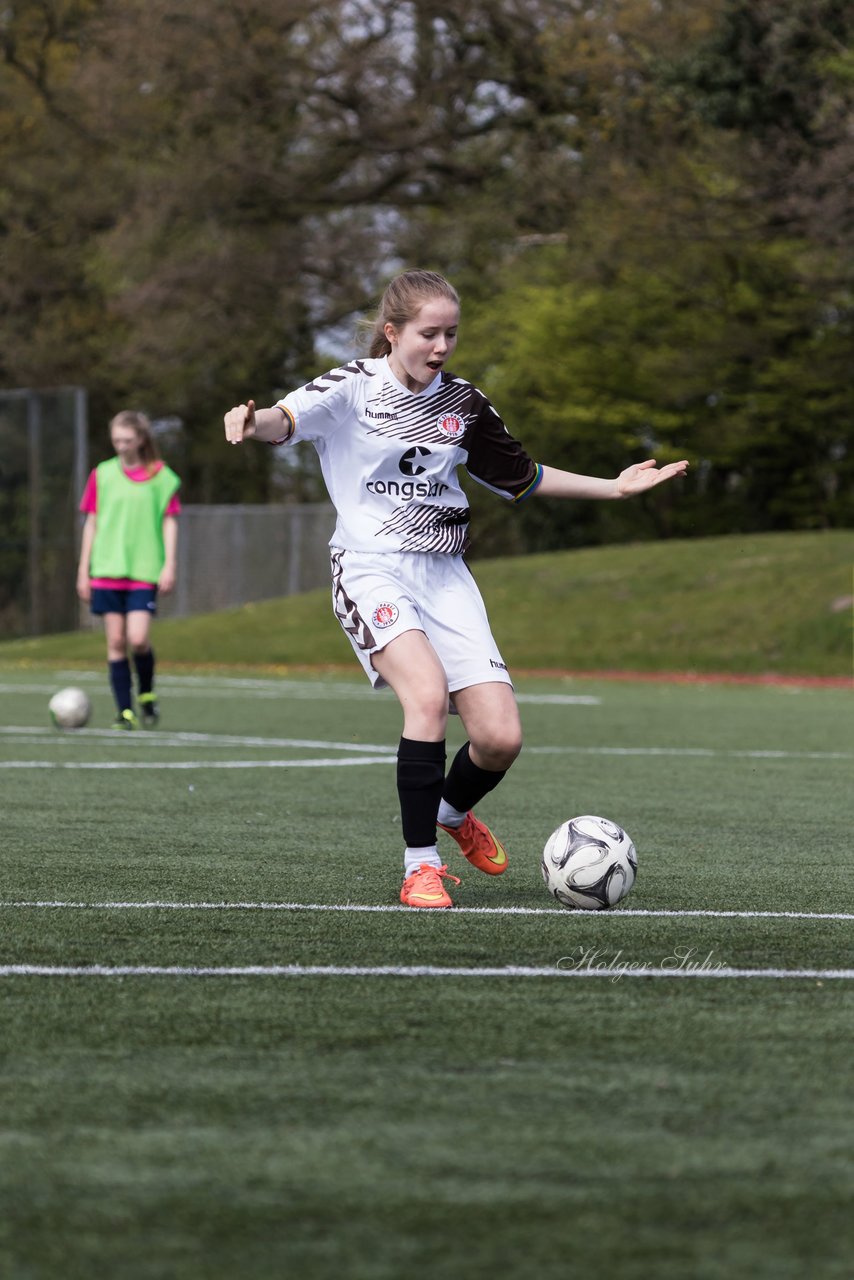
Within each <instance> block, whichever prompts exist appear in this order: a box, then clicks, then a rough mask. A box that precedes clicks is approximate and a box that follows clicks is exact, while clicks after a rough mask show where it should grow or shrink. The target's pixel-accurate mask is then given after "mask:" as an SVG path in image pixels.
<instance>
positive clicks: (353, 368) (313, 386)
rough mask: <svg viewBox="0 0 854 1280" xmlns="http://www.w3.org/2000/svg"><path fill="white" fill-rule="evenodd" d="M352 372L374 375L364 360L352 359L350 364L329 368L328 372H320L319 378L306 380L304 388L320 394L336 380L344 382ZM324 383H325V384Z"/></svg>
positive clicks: (370, 376)
mask: <svg viewBox="0 0 854 1280" xmlns="http://www.w3.org/2000/svg"><path fill="white" fill-rule="evenodd" d="M354 373H363V374H364V375H365V377H366V378H373V377H374V376H375V375H374V372H373V370H372V369H366V368H365V362H364V360H353V361H352V362H351V363H350V364H342V365H341V367H340V368H338V369H330V370H329V372H328V373H322V374H321V375H320V377H319V378H315V380H314V382H307V383H306V385H305V390H306V391H319V392H320V393H321V394H322V393H323V392H324V391H328V390H329V388H330V387H334V386H335V384H336V382H344V381H345V380H346V378H347V375H348V374H354ZM324 383H326V385H325V386H324Z"/></svg>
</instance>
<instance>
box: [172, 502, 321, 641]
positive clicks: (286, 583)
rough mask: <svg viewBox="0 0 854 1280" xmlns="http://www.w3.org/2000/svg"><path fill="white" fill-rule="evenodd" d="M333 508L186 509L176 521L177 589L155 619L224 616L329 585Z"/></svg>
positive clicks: (308, 505) (314, 505) (304, 505)
mask: <svg viewBox="0 0 854 1280" xmlns="http://www.w3.org/2000/svg"><path fill="white" fill-rule="evenodd" d="M334 527H335V511H334V508H333V507H332V504H331V503H326V502H317V503H301V504H294V505H293V506H288V505H270V506H254V505H253V506H248V505H247V506H240V505H229V506H186V507H184V508H183V510H182V512H181V514H180V516H179V517H178V581H177V585H176V587H175V590H174V592H173V593H172V594H171V595H168V596H163V597H161V599H160V600H159V601H158V604H157V616H158V617H160V618H184V617H187V616H189V615H190V614H194V613H209V612H212V611H213V610H215V609H229V608H232V607H234V606H235V605H240V604H249V603H250V602H251V601H254V600H270V599H273V598H274V597H276V596H290V595H296V594H297V593H298V592H300V591H312V590H313V589H314V588H315V587H325V586H328V585H329V581H330V570H329V539H330V537H331V536H332V530H333V529H334Z"/></svg>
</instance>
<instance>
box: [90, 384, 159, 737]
mask: <svg viewBox="0 0 854 1280" xmlns="http://www.w3.org/2000/svg"><path fill="white" fill-rule="evenodd" d="M110 440H111V442H112V446H113V449H114V450H115V453H116V456H115V457H114V458H110V459H109V460H108V461H106V462H102V463H101V464H100V465H99V466H97V467H95V469H94V471H92V472H91V473H90V475H89V479H88V481H87V483H86V488H85V490H84V493H83V498H82V500H81V502H80V510H81V511H84V512H85V513H86V521H85V523H84V525H83V537H82V543H81V547H80V562H79V566H78V570H77V594H78V595H79V596H80V599H81V600H87V601H89V603H90V608H91V610H92V613H93V614H96V615H98V616H101V617H103V619H104V634H105V635H106V639H107V665H108V670H109V677H110V686H111V688H112V691H113V697H114V698H115V702H116V719H115V721H114V726H113V727H114V728H116V729H136V728H138V726H139V720H138V719H137V717H136V715H135V714H134V710H133V695H132V682H131V667H130V656H132V657H133V662H134V665H135V667H136V675H137V683H138V698H137V701H138V704H139V710H140V714H141V716H142V722H143V724H145V725H147V726H153V725H156V723H157V720H158V707H157V699H156V696H155V693H154V651H153V650H152V648H151V643H150V638H149V636H150V629H151V619H152V618H153V617H154V614H155V612H156V609H157V593H158V590H160V591H163V592H168V591H171V590H172V588H173V587H174V586H175V571H176V557H177V552H178V523H177V520H176V518H175V517H176V516H177V515H178V513H179V512H180V510H181V504H180V501H179V499H178V487H179V485H180V483H181V482H180V480H179V479H178V476H177V475H176V474H175V472H174V471H172V470H171V468H169V467H167V466H166V464H165V463H164V462H162V461H161V460H160V458H159V456H158V452H157V446H156V444H155V441H154V437H153V435H152V433H151V424H150V422H149V420H148V418H147V417H146V416H145V414H144V413H135V412H133V411H132V410H127V409H126V410H122V412H121V413H117V414H116V416H115V417H114V418H113V419H112V421H111V422H110Z"/></svg>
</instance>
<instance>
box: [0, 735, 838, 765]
mask: <svg viewBox="0 0 854 1280" xmlns="http://www.w3.org/2000/svg"><path fill="white" fill-rule="evenodd" d="M0 740H2V741H5V742H7V743H9V744H10V745H12V744H18V745H22V744H26V745H29V746H34V745H37V746H60V747H62V748H67V747H69V746H71V745H74V744H80V743H82V742H87V743H88V744H89V745H91V746H95V745H96V744H98V745H99V744H101V743H103V742H105V741H108V742H109V743H110V744H111V746H112V747H113V748H116V747H118V748H120V749H125V748H137V749H140V748H142V749H149V750H150V749H151V748H152V747H166V748H170V749H176V748H182V747H203V748H211V749H222V748H223V747H251V748H258V749H260V750H272V749H280V750H281V749H282V748H285V749H289V748H293V749H295V750H318V751H345V752H353V753H360V752H361V753H364V754H365V755H366V756H371V757H375V758H373V759H370V760H368V759H366V760H365V761H364V763H366V764H368V763H370V764H377V763H382V762H386V761H389V760H393V759H394V758H395V754H396V750H397V747H396V744H389V743H386V744H380V743H354V742H336V741H326V740H322V739H316V738H265V737H261V736H254V735H240V734H214V733H190V732H178V733H164V732H160V731H156V730H155V731H153V732H145V733H139V734H131V733H117V732H116V731H115V730H114V729H74V730H66V731H65V732H58V731H54V732H52V733H46V732H45V730H43V729H40V728H34V727H32V726H22V725H17V726H14V725H13V726H0ZM525 754H526V755H577V756H620V757H630V756H639V757H644V756H646V757H675V758H676V759H680V758H700V759H706V760H712V759H724V760H726V759H729V760H733V759H735V760H795V761H797V760H822V761H827V762H829V761H835V760H843V761H849V760H854V752H851V751H786V750H766V749H747V748H745V749H742V750H735V749H732V750H715V749H713V748H710V747H653V746H648V747H619V746H602V747H584V746H573V745H562V746H550V747H546V746H541V747H537V746H530V747H526V748H525ZM314 763H317V764H320V763H326V764H343V763H354V762H353V761H347V762H345V761H341V760H332V761H316V762H314ZM306 764H307V762H306V761H281V760H239V761H235V760H225V761H217V762H211V763H209V764H205V763H203V762H199V761H182V762H179V763H176V762H174V761H171V762H170V761H163V762H149V763H146V764H145V765H141V764H139V763H133V764H122V763H119V762H117V761H109V762H107V763H98V762H85V763H84V762H80V763H77V762H70V761H69V762H67V763H58V762H55V761H49V760H8V761H0V768H2V769H52V768H78V769H105V768H111V769H122V768H148V769H188V768H193V769H204V768H212V769H228V768H231V769H253V768H255V769H272V768H284V767H287V766H288V765H290V767H291V768H294V767H303V766H305V765H306Z"/></svg>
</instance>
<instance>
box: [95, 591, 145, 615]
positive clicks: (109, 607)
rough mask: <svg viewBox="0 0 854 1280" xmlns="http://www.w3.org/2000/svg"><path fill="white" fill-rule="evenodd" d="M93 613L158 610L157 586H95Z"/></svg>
mask: <svg viewBox="0 0 854 1280" xmlns="http://www.w3.org/2000/svg"><path fill="white" fill-rule="evenodd" d="M89 608H90V609H91V611H92V613H94V614H97V615H98V616H99V617H100V615H101V614H102V613H135V612H137V611H140V612H142V613H150V614H151V616H152V617H154V615H155V613H156V612H157V588H156V587H130V588H127V587H93V588H92V598H91V600H90V601H89Z"/></svg>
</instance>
